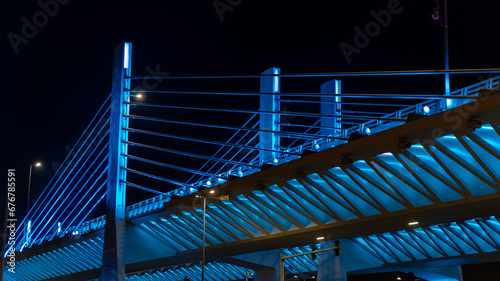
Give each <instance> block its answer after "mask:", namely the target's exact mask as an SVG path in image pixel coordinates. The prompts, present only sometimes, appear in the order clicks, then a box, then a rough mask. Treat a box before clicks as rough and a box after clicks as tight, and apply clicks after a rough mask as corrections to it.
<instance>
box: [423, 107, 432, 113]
mask: <svg viewBox="0 0 500 281" xmlns="http://www.w3.org/2000/svg"><path fill="white" fill-rule="evenodd" d="M430 112H431V109H430V108H429V107H428V106H424V113H425V114H429V113H430Z"/></svg>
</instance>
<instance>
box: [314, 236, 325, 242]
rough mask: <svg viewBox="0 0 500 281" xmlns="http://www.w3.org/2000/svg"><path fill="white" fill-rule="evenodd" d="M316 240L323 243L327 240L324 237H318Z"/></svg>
mask: <svg viewBox="0 0 500 281" xmlns="http://www.w3.org/2000/svg"><path fill="white" fill-rule="evenodd" d="M316 240H318V241H322V240H325V237H324V236H320V237H317V238H316Z"/></svg>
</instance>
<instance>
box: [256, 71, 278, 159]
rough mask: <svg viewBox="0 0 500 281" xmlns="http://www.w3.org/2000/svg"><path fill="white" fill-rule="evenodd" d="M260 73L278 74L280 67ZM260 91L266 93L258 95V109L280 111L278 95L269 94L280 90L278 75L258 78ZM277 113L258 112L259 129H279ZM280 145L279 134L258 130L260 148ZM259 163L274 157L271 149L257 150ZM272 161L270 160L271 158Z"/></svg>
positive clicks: (274, 147) (274, 148)
mask: <svg viewBox="0 0 500 281" xmlns="http://www.w3.org/2000/svg"><path fill="white" fill-rule="evenodd" d="M262 74H267V75H269V74H280V69H279V68H276V67H271V68H269V69H267V70H266V71H264V72H262ZM260 92H261V93H266V94H264V95H260V110H261V111H267V112H270V111H271V112H277V111H280V101H279V95H269V93H279V92H280V77H279V76H263V77H261V78H260ZM278 122H279V114H269V113H260V129H261V130H271V131H279V125H278V124H277V123H278ZM279 145H280V140H279V135H277V134H275V133H271V132H266V133H264V132H260V135H259V146H260V147H261V148H266V149H272V150H276V148H277V147H278V146H279ZM259 159H260V164H261V165H262V164H264V163H266V161H268V160H269V159H275V153H274V152H271V151H260V152H259ZM271 161H272V160H271Z"/></svg>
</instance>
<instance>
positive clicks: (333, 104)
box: [321, 79, 341, 136]
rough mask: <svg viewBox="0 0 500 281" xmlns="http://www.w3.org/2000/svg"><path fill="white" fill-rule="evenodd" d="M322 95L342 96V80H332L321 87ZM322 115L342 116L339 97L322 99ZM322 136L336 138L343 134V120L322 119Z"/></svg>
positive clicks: (324, 97)
mask: <svg viewBox="0 0 500 281" xmlns="http://www.w3.org/2000/svg"><path fill="white" fill-rule="evenodd" d="M321 93H322V94H340V93H341V88H340V80H335V79H334V80H330V81H328V82H326V83H323V84H322V85H321ZM321 102H322V103H321V114H324V115H340V111H341V103H340V102H341V98H340V97H339V96H323V97H321ZM321 126H322V127H328V128H322V129H321V134H322V135H325V136H335V135H339V134H340V133H341V131H340V130H335V129H340V128H341V119H340V118H331V117H321Z"/></svg>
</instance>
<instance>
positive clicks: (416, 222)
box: [408, 221, 418, 225]
mask: <svg viewBox="0 0 500 281" xmlns="http://www.w3.org/2000/svg"><path fill="white" fill-rule="evenodd" d="M417 224H418V221H412V222H409V223H408V225H417Z"/></svg>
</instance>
